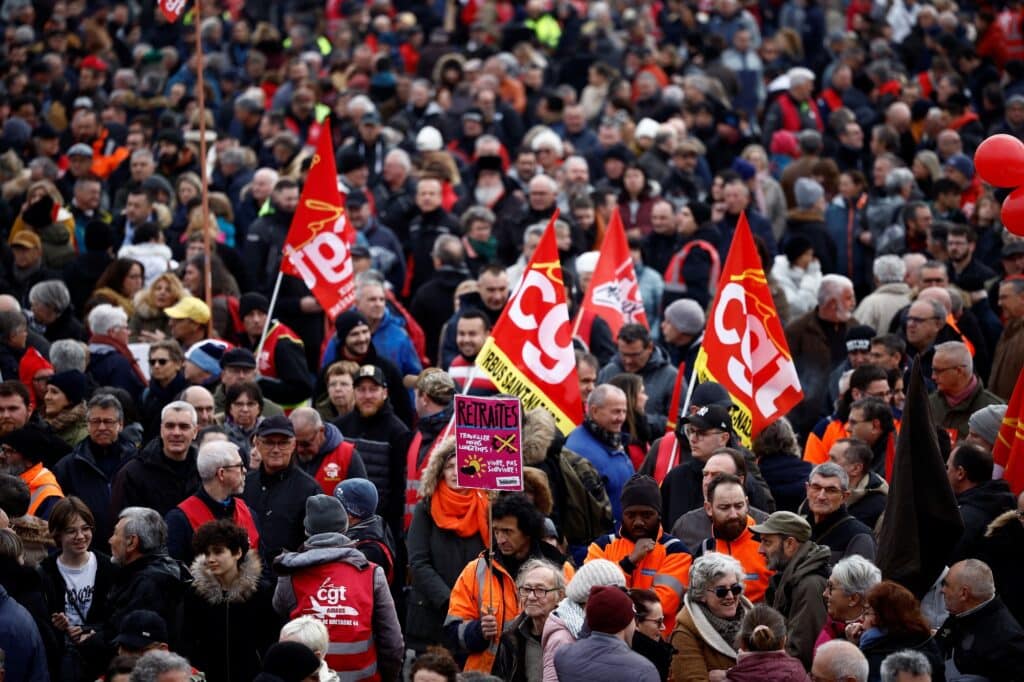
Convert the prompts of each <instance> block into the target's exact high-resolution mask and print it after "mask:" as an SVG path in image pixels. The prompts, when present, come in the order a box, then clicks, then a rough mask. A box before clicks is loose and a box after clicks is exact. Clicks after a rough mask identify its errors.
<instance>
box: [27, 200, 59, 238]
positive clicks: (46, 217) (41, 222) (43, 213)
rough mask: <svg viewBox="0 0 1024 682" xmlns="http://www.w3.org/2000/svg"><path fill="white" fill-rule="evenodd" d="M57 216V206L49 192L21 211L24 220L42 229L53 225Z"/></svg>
mask: <svg viewBox="0 0 1024 682" xmlns="http://www.w3.org/2000/svg"><path fill="white" fill-rule="evenodd" d="M56 217H57V206H56V204H54V203H53V198H52V197H50V195H49V194H44V195H43V196H41V197H39V199H37V200H36V201H34V202H32V203H31V204H30V205H29V206H27V207H26V208H25V209H24V210H23V211H22V212H21V219H22V220H24V221H25V222H26V223H27V224H29V225H31V226H32V227H35V228H37V229H40V230H41V229H43V228H46V227H49V226H50V225H52V224H53V221H54V219H55V218H56Z"/></svg>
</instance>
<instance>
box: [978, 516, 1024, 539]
mask: <svg viewBox="0 0 1024 682" xmlns="http://www.w3.org/2000/svg"><path fill="white" fill-rule="evenodd" d="M1013 521H1016V522H1017V523H1020V524H1024V510H1019V509H1011V510H1009V511H1005V512H1003V513H1002V514H1000V515H999V516H997V517H995V518H994V519H992V523H990V524H988V529H986V530H985V537H987V538H990V537H992V536H993V535H994V534H995V532H996V531H997V530H999V529H1000V528H1002V527H1003V526H1006V525H1007V524H1009V523H1012V522H1013Z"/></svg>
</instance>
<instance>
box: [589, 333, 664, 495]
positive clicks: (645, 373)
mask: <svg viewBox="0 0 1024 682" xmlns="http://www.w3.org/2000/svg"><path fill="white" fill-rule="evenodd" d="M624 371H625V370H624V369H622V359H621V358H620V357H619V354H618V353H616V354H615V357H613V358H612V360H611V362H609V363H608V364H607V365H605V366H604V367H602V368H601V372H600V373H599V374H598V376H597V383H599V384H603V383H606V382H607V381H608V380H610V379H611V378H612V377H614V376H615V375H616V374H621V373H622V372H624ZM676 371H677V370H676V368H675V366H673V365H672V363H671V362H669V359H668V354H667V353H665V351H664V350H662V348H661V347H660V346H657V345H655V346H654V351H653V352H652V353H651V357H650V358H649V359H648V360H647V364H646V365H644V366H643V367H642V368H641V369H640V371H639V372H637V374H639V375H640V378H641V379H643V380H644V390H645V391H646V392H647V408H646V409H645V412H646V413H647V421H648V422H650V425H651V429H652V430H653V431H654V432H656V433H660V432H662V431H664V430H665V423H666V416H667V415H668V408H669V406H670V404H671V403H672V392H673V391H674V390H675V385H676ZM613 502H615V501H614V500H613Z"/></svg>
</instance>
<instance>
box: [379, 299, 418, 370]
mask: <svg viewBox="0 0 1024 682" xmlns="http://www.w3.org/2000/svg"><path fill="white" fill-rule="evenodd" d="M402 321H403V320H402V318H401V317H399V316H397V315H395V314H393V313H392V312H391V311H390V310H388V309H386V308H385V309H384V318H383V319H382V320H381V321H380V324H379V325H378V326H377V329H376V330H375V331H374V332H373V337H372V339H373V345H374V347H375V348H376V349H377V352H378V353H379V354H380V355H382V356H384V357H385V358H387V359H388V360H390V361H391V362H393V363H394V364H395V365H396V366H397V367H398V369H399V371H401V372H402V375H403V376H408V375H410V374H412V375H418V374H419V373H420V372H422V371H423V365H421V364H420V358H419V355H418V354H417V353H416V349H415V348H414V347H413V345H412V339H410V338H409V333H408V332H407V331H406V330H405V325H404V324H402ZM395 390H398V388H396V389H395Z"/></svg>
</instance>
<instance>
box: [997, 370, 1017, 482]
mask: <svg viewBox="0 0 1024 682" xmlns="http://www.w3.org/2000/svg"><path fill="white" fill-rule="evenodd" d="M1022 411H1024V372H1022V373H1021V374H1020V376H1018V377H1017V385H1016V386H1014V388H1013V395H1011V396H1010V404H1009V405H1007V406H1006V414H1005V415H1004V416H1003V423H1002V425H1001V426H1000V427H999V434H998V435H997V436H996V442H995V444H994V445H993V446H992V460H993V461H994V462H995V463H996V464H998V465H999V466H1001V467H1002V468H1003V478H1004V479H1005V480H1006V482H1007V483H1008V484H1009V486H1010V489H1011V490H1013V494H1014V495H1019V494H1020V492H1021V491H1022V490H1024V424H1022V423H1021V416H1022V415H1021V412H1022Z"/></svg>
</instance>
